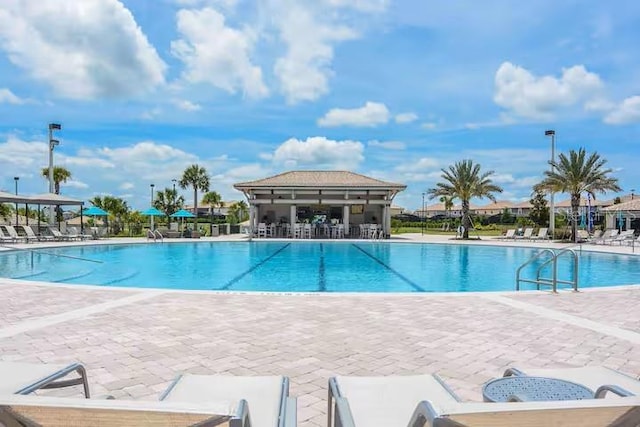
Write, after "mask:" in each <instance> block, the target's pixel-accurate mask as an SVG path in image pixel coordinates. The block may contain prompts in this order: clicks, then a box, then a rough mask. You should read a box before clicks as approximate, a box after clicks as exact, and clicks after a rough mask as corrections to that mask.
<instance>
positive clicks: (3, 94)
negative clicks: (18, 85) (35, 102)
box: [0, 88, 26, 105]
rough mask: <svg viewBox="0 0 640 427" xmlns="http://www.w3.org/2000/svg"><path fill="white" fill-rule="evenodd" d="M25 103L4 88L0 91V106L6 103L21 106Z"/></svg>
mask: <svg viewBox="0 0 640 427" xmlns="http://www.w3.org/2000/svg"><path fill="white" fill-rule="evenodd" d="M25 102H26V101H25V100H24V99H22V98H20V97H19V96H17V95H16V94H14V93H13V92H11V90H9V89H6V88H2V89H0V104H2V103H7V104H13V105H21V104H24V103H25Z"/></svg>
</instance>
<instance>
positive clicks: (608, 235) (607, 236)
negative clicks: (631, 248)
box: [593, 228, 619, 244]
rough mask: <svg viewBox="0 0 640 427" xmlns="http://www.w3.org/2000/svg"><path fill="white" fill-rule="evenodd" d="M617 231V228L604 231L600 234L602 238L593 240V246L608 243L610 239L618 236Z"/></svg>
mask: <svg viewBox="0 0 640 427" xmlns="http://www.w3.org/2000/svg"><path fill="white" fill-rule="evenodd" d="M618 233H619V231H618V229H617V228H610V229H608V230H605V231H604V233H602V236H600V237H598V238H596V239H593V243H595V244H599V243H602V244H605V243H607V242H608V241H610V240H611V239H613V238H615V237H616V236H617V235H618Z"/></svg>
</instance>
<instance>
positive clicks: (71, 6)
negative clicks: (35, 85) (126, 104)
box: [0, 0, 166, 99]
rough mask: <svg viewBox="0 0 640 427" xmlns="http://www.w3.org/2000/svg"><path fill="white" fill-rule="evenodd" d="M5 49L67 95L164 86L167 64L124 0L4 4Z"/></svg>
mask: <svg viewBox="0 0 640 427" xmlns="http://www.w3.org/2000/svg"><path fill="white" fill-rule="evenodd" d="M0 49H2V50H4V51H5V52H6V54H7V57H8V59H9V61H11V62H12V63H13V64H15V65H16V66H18V67H20V68H22V69H24V70H25V71H26V72H27V73H28V74H29V75H30V76H31V77H33V78H35V79H36V80H39V81H41V82H44V83H46V84H49V85H50V86H51V87H52V88H53V90H54V91H55V92H56V93H58V94H59V95H60V96H63V97H68V98H73V99H93V98H101V97H128V96H131V95H132V94H134V95H136V94H140V93H144V92H146V91H149V90H151V89H153V88H154V87H156V86H158V85H161V84H163V83H164V71H165V68H166V65H165V63H164V62H163V61H162V60H161V59H160V57H159V56H158V54H157V52H156V50H155V48H154V47H153V46H151V44H150V43H149V41H148V40H147V38H146V36H145V35H144V33H143V32H142V30H141V29H140V27H139V26H138V25H137V23H136V21H135V20H134V18H133V15H132V14H131V12H130V11H129V10H128V9H127V8H126V7H124V5H123V4H122V3H121V2H120V1H118V0H83V1H82V2H78V1H76V0H40V1H37V2H24V1H22V0H4V1H3V3H2V8H1V9H0Z"/></svg>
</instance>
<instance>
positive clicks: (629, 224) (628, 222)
mask: <svg viewBox="0 0 640 427" xmlns="http://www.w3.org/2000/svg"><path fill="white" fill-rule="evenodd" d="M626 220H627V226H626V227H625V229H626V230H631V215H626Z"/></svg>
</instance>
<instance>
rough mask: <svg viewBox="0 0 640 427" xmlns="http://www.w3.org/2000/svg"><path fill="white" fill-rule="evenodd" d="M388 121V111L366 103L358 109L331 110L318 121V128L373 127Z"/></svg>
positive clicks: (382, 107) (380, 105)
mask: <svg viewBox="0 0 640 427" xmlns="http://www.w3.org/2000/svg"><path fill="white" fill-rule="evenodd" d="M388 121H389V110H388V109H387V107H386V105H384V104H381V103H378V102H367V103H366V104H365V105H364V106H362V107H360V108H351V109H349V108H332V109H331V110H329V111H328V112H327V114H325V115H324V117H321V118H320V119H318V126H323V127H335V126H357V127H375V126H378V125H380V124H385V123H387V122H388Z"/></svg>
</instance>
